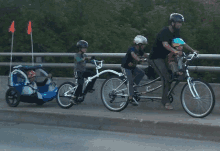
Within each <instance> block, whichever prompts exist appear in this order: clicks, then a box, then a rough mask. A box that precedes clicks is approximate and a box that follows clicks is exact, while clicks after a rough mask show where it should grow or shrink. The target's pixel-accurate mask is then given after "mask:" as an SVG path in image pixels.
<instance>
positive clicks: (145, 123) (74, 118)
mask: <svg viewBox="0 0 220 151" xmlns="http://www.w3.org/2000/svg"><path fill="white" fill-rule="evenodd" d="M86 101H90V100H88V99H87V100H86ZM0 121H8V122H15V123H23V122H24V123H32V124H43V125H53V126H64V127H72V128H82V129H92V130H105V131H113V132H126V133H134V134H147V135H156V136H170V137H177V138H188V139H197V140H209V141H215V142H220V118H219V115H218V114H210V115H209V116H207V117H206V118H203V119H198V118H192V117H190V116H189V115H188V114H186V113H185V112H184V111H175V110H172V111H169V110H165V109H164V108H161V109H160V110H159V109H157V110H153V109H150V108H149V109H146V110H142V109H140V108H139V106H137V107H135V106H131V105H129V106H128V107H127V108H126V109H125V110H123V111H121V112H111V111H109V110H107V109H106V108H105V107H104V105H103V106H89V105H88V104H87V103H86V102H83V103H82V104H80V105H74V106H73V107H72V108H70V109H62V108H60V107H59V106H58V105H57V103H56V100H55V99H54V100H53V101H52V102H49V103H46V104H44V105H43V106H38V105H36V104H27V103H20V104H19V106H18V107H14V108H13V107H8V105H7V104H6V102H5V101H4V100H1V101H0Z"/></svg>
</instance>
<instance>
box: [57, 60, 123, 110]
mask: <svg viewBox="0 0 220 151" xmlns="http://www.w3.org/2000/svg"><path fill="white" fill-rule="evenodd" d="M103 62H104V60H102V61H98V60H94V64H95V67H96V75H94V76H92V77H88V78H87V79H86V80H85V82H84V87H83V91H84V90H85V88H86V87H87V85H88V83H89V82H91V81H92V80H93V79H94V78H97V77H99V76H100V75H102V74H104V73H113V74H115V75H117V76H119V77H122V76H123V74H122V73H119V72H117V71H114V70H103V71H101V72H99V69H101V68H102V65H103ZM77 87H78V85H77V78H76V81H75V84H74V83H73V82H64V83H63V84H61V85H60V87H59V88H58V94H57V103H58V105H59V106H60V107H61V108H64V109H68V108H70V107H72V106H73V105H74V104H73V103H72V101H71V98H72V97H73V95H74V94H75V91H76V89H77ZM84 98H85V96H83V98H82V99H78V98H76V102H78V103H80V102H83V101H84Z"/></svg>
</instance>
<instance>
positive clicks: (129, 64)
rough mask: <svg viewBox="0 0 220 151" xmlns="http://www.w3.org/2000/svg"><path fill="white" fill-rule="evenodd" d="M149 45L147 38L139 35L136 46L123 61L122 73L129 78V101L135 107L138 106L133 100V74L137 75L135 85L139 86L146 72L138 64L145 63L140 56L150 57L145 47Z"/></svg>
mask: <svg viewBox="0 0 220 151" xmlns="http://www.w3.org/2000/svg"><path fill="white" fill-rule="evenodd" d="M146 44H148V42H147V38H146V37H144V36H141V35H137V36H136V37H135V38H134V46H132V47H130V48H129V49H128V51H127V53H126V55H125V57H124V58H123V59H122V64H121V67H122V72H123V73H124V74H125V76H126V77H127V81H128V83H127V85H128V93H129V97H128V100H129V102H131V103H132V104H133V105H138V104H136V102H134V100H133V95H134V88H133V78H132V74H134V75H135V78H134V83H135V84H136V85H138V84H139V83H140V81H141V80H142V78H143V77H144V75H145V72H144V71H143V70H141V69H139V68H138V67H136V64H137V63H138V62H143V61H144V59H140V58H139V57H138V55H139V56H144V57H146V58H147V57H148V55H147V54H146V53H145V52H144V49H145V46H146Z"/></svg>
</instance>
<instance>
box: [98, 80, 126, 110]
mask: <svg viewBox="0 0 220 151" xmlns="http://www.w3.org/2000/svg"><path fill="white" fill-rule="evenodd" d="M113 80H114V81H115V82H116V83H117V84H115V85H116V86H117V87H118V86H120V85H119V83H122V82H123V81H122V78H118V77H110V78H108V79H106V80H105V81H104V83H103V84H102V88H101V98H102V102H103V104H104V106H105V107H106V108H107V109H108V110H110V111H114V112H120V111H122V110H124V109H125V108H126V107H127V106H128V104H129V102H128V99H127V98H128V97H126V96H124V97H123V96H119V97H118V98H119V99H121V100H124V102H123V103H121V104H119V106H120V107H119V108H117V107H112V106H111V105H113V104H112V103H113V102H116V101H115V99H117V94H115V92H113V85H114V84H113V82H112V88H110V90H107V88H108V87H110V81H113ZM117 87H114V88H117ZM120 88H122V89H121V90H122V94H124V95H127V96H128V89H127V85H126V84H125V83H123V84H122V86H120ZM123 89H125V90H123ZM105 92H107V93H106V94H107V95H105ZM115 95H116V96H115ZM113 99H114V100H113ZM111 101H112V102H111ZM119 101H120V100H119ZM110 103H111V105H110ZM113 106H114V105H113Z"/></svg>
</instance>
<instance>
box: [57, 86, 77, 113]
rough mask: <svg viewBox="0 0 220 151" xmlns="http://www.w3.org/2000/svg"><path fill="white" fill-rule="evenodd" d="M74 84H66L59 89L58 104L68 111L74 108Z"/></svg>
mask: <svg viewBox="0 0 220 151" xmlns="http://www.w3.org/2000/svg"><path fill="white" fill-rule="evenodd" d="M74 87H75V84H74V83H72V82H65V83H63V84H61V85H60V87H59V88H58V94H57V103H58V105H59V106H60V107H61V108H64V109H68V108H70V107H72V106H73V103H71V100H70V99H71V95H74V93H75V90H76V87H75V88H74ZM72 89H73V90H72Z"/></svg>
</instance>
